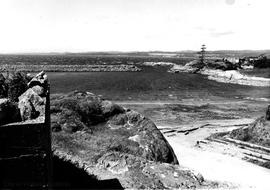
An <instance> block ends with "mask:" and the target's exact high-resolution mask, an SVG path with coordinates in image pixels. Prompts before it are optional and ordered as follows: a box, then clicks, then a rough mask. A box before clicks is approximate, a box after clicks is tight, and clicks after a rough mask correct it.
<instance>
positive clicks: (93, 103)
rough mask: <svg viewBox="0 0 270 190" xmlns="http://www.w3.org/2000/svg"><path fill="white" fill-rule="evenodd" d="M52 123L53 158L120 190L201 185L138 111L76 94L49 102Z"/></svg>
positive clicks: (86, 95) (201, 182)
mask: <svg viewBox="0 0 270 190" xmlns="http://www.w3.org/2000/svg"><path fill="white" fill-rule="evenodd" d="M51 120H52V128H53V131H54V132H53V133H52V137H53V141H52V146H53V150H54V155H56V156H57V157H59V158H60V159H63V160H65V161H68V162H71V163H73V164H74V165H76V166H77V167H79V168H82V169H84V170H85V171H86V172H87V173H89V174H90V175H95V176H97V178H98V179H111V178H117V179H118V180H119V181H120V183H121V185H122V186H123V187H124V188H135V189H141V188H148V189H153V188H159V189H164V188H196V187H200V186H201V185H203V183H204V180H203V177H202V176H201V175H199V174H196V175H195V174H194V173H193V172H192V171H189V170H186V169H183V168H181V167H180V166H178V165H177V164H178V160H177V158H176V156H175V154H174V152H173V150H172V148H171V146H170V145H169V144H168V142H167V141H166V139H165V138H164V137H163V135H162V134H161V132H160V131H159V130H158V129H157V127H156V126H155V124H154V123H153V122H152V121H151V120H149V119H148V118H146V117H144V116H143V115H141V114H140V113H138V112H136V111H132V110H129V109H125V108H123V107H121V106H119V105H116V104H113V103H112V102H110V101H106V100H103V99H101V98H100V97H97V96H95V95H94V94H92V93H89V92H79V91H76V92H73V93H69V94H66V95H54V96H53V97H52V98H51ZM94 121H95V122H94ZM65 125H72V127H71V128H72V129H71V130H67V129H66V127H65ZM75 126H77V128H75ZM78 126H81V127H78ZM56 131H57V132H56Z"/></svg>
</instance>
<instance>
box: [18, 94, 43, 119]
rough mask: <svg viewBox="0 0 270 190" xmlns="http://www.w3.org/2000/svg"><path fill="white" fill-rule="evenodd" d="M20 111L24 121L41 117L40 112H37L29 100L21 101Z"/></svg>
mask: <svg viewBox="0 0 270 190" xmlns="http://www.w3.org/2000/svg"><path fill="white" fill-rule="evenodd" d="M19 109H20V114H21V118H22V120H23V121H26V120H31V119H36V118H37V117H38V116H39V112H37V111H36V109H35V107H34V105H33V103H32V102H31V101H30V100H29V99H26V98H23V99H21V100H20V101H19Z"/></svg>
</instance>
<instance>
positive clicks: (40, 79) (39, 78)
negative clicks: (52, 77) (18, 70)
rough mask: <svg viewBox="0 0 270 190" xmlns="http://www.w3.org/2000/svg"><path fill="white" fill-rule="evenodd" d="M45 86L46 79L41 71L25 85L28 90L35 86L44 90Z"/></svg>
mask: <svg viewBox="0 0 270 190" xmlns="http://www.w3.org/2000/svg"><path fill="white" fill-rule="evenodd" d="M47 84H48V77H47V75H46V74H45V72H44V71H41V72H40V73H38V74H37V75H36V76H35V77H33V78H32V80H30V82H29V83H28V84H27V85H28V87H29V88H31V87H33V86H36V85H38V86H40V87H43V88H46V87H47Z"/></svg>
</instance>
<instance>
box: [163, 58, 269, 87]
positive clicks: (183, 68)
mask: <svg viewBox="0 0 270 190" xmlns="http://www.w3.org/2000/svg"><path fill="white" fill-rule="evenodd" d="M235 67H237V66H235V65H232V64H228V63H225V62H207V63H206V65H205V66H204V67H202V68H201V67H200V66H199V64H198V61H196V60H195V61H191V62H189V63H187V64H185V65H174V66H173V67H171V68H170V69H169V70H168V72H172V73H179V72H187V73H198V74H202V75H206V76H207V78H208V79H209V80H215V81H217V82H222V83H232V84H240V85H248V86H264V87H267V86H270V79H269V78H263V77H254V76H247V75H243V74H241V73H240V72H239V71H238V70H233V69H236V68H235Z"/></svg>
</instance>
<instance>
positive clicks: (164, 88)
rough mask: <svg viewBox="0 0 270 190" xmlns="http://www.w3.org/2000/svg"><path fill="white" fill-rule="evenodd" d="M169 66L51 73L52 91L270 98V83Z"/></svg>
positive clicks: (120, 96)
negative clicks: (224, 79)
mask: <svg viewBox="0 0 270 190" xmlns="http://www.w3.org/2000/svg"><path fill="white" fill-rule="evenodd" d="M166 70H167V68H165V67H143V71H142V72H69V73H64V72H62V73H58V72H57V73H53V72H52V73H47V74H48V76H49V79H50V83H51V93H52V94H54V93H67V92H70V91H73V90H83V91H89V92H92V93H95V94H97V95H102V96H103V97H104V98H105V99H108V100H114V101H177V100H182V99H195V100H198V99H202V100H204V99H207V100H215V99H227V100H229V99H254V100H266V101H267V100H269V98H270V89H269V87H252V86H243V85H237V84H226V83H219V82H216V81H211V80H208V79H207V77H206V76H202V75H199V74H190V73H175V74H174V73H168V72H166Z"/></svg>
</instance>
